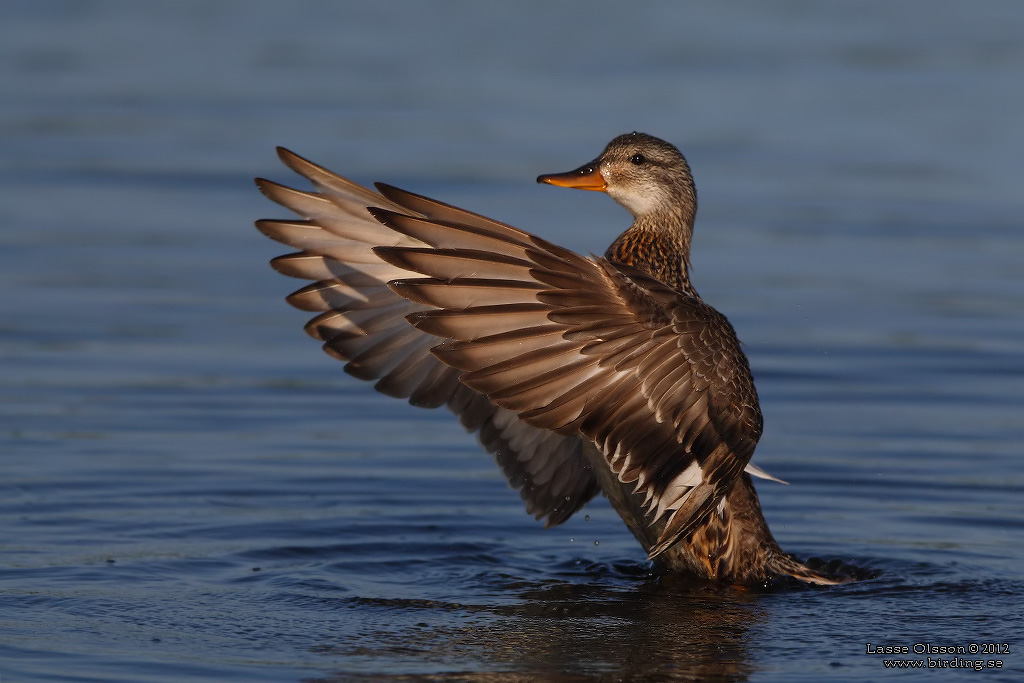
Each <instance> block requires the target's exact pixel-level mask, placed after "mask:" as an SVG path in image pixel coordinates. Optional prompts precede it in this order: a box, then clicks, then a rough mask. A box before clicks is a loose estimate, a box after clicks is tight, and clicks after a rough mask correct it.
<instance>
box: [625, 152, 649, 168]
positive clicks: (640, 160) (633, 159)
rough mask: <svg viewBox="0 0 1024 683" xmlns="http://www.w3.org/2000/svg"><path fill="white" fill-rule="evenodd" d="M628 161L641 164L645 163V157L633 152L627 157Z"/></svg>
mask: <svg viewBox="0 0 1024 683" xmlns="http://www.w3.org/2000/svg"><path fill="white" fill-rule="evenodd" d="M629 163H631V164H634V165H636V166H640V165H641V164H644V163H647V157H645V156H644V155H643V154H634V155H633V156H631V157H630V158H629Z"/></svg>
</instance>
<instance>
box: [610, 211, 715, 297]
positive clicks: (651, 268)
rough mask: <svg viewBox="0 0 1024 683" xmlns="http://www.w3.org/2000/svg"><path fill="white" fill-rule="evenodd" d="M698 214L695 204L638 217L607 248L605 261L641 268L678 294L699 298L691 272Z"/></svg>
mask: <svg viewBox="0 0 1024 683" xmlns="http://www.w3.org/2000/svg"><path fill="white" fill-rule="evenodd" d="M695 212H696V209H695V205H694V204H690V203H682V204H676V205H675V206H673V207H670V208H666V209H664V210H661V211H658V212H654V213H649V214H643V215H640V216H637V217H636V218H635V220H634V221H633V225H632V226H630V228H629V230H627V231H626V232H624V233H622V234H621V235H619V237H618V239H616V240H615V241H614V242H613V243H612V246H610V247H608V251H607V252H605V258H607V259H609V260H611V261H617V262H619V263H625V264H626V265H629V266H633V267H634V268H639V269H640V270H642V271H644V272H645V273H647V274H648V275H651V276H652V277H655V278H657V279H658V280H660V281H661V282H664V283H665V284H667V285H670V286H671V287H673V288H674V289H676V290H677V291H680V292H684V293H686V294H689V295H690V296H693V297H697V292H696V290H694V288H693V285H691V284H690V271H689V268H690V238H691V237H692V236H693V218H694V214H695ZM698 298H699V297H698Z"/></svg>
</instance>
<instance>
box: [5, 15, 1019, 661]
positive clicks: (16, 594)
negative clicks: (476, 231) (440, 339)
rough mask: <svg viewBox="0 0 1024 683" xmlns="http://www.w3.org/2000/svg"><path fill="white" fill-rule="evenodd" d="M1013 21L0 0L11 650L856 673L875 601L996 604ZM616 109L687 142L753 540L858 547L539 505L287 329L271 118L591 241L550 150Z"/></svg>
mask: <svg viewBox="0 0 1024 683" xmlns="http://www.w3.org/2000/svg"><path fill="white" fill-rule="evenodd" d="M1022 30H1024V6H1021V5H1020V4H1019V3H1017V2H1013V1H1011V0H1007V1H1005V2H999V1H995V0H993V1H985V2H982V3H980V4H977V3H958V4H954V3H942V4H941V5H939V4H935V3H930V2H925V1H924V0H920V1H911V2H902V3H890V2H882V1H871V2H861V3H856V4H852V3H842V2H809V1H797V0H792V1H786V2H770V3H766V2H753V1H751V2H735V3H728V4H726V3H675V2H645V3H630V4H627V3H610V2H576V1H571V2H559V3H544V2H520V3H502V4H489V3H469V2H431V3H421V2H408V1H407V2H401V1H394V2H379V3H373V4H369V3H356V2H311V1H299V2H289V3H280V2H267V1H264V0H247V1H246V2H241V1H238V2H234V1H229V0H222V1H219V2H212V3H211V2H190V1H177V2H173V3H172V2H146V3H137V2H119V1H116V0H68V1H66V2H59V1H51V0H35V1H29V0H5V1H4V2H3V3H2V4H0V84H2V88H0V287H2V292H3V296H2V297H0V363H2V365H0V368H2V371H0V468H2V470H0V472H2V477H0V550H2V555H0V605H2V609H0V677H2V678H4V679H5V680H6V678H7V677H8V676H9V677H10V678H11V679H12V680H47V681H55V680H76V681H81V680H154V681H155V680H181V679H182V678H183V677H186V676H187V677H188V678H189V679H191V680H203V679H209V680H231V679H237V680H297V679H299V678H303V679H317V680H362V679H365V680H387V679H388V678H389V677H390V678H393V679H395V680H454V679H457V680H503V681H519V680H541V679H543V680H558V681H563V680H565V681H570V680H571V681H576V680H604V679H609V680H618V679H621V678H623V677H625V678H630V677H642V676H653V675H660V676H664V677H667V678H668V679H670V680H671V679H675V678H678V679H681V680H689V679H692V678H694V677H702V676H717V677H718V678H719V679H721V680H748V679H749V680H801V679H800V676H811V677H812V678H814V679H815V680H818V679H819V678H820V677H821V676H824V675H829V676H835V675H836V674H841V675H845V676H847V677H850V678H852V679H865V678H872V677H874V676H877V675H880V672H881V671H883V669H882V665H881V663H880V662H879V661H877V660H875V659H872V658H870V657H868V656H865V655H864V654H863V653H864V643H865V642H868V641H872V642H874V641H879V640H880V639H881V638H882V637H883V636H890V637H891V638H892V639H893V642H894V643H895V644H913V643H914V642H917V640H920V639H929V638H931V639H937V638H939V637H941V638H944V639H945V641H944V642H948V643H951V644H960V643H961V642H963V643H966V642H968V641H969V640H970V639H971V638H975V639H978V638H981V637H982V636H984V637H985V638H986V639H991V640H998V641H1003V640H1008V639H1009V638H1010V637H1011V634H1016V633H1019V632H1020V631H1021V627H1022V626H1024V624H1022V623H1021V615H1020V612H1019V609H1016V608H1014V607H1013V605H1019V604H1020V599H1021V598H1022V597H1024V581H1022V579H1021V570H1020V567H1021V560H1022V559H1024V557H1022V555H1021V547H1022V540H1024V538H1022V535H1021V529H1022V526H1024V509H1022V506H1021V503H1020V501H1021V494H1022V492H1024V478H1022V476H1021V469H1020V466H1019V462H1020V452H1021V442H1022V438H1024V410H1022V407H1024V401H1022V391H1021V389H1022V387H1024V383H1022V379H1024V344H1022V339H1024V316H1022V312H1024V275H1022V273H1024V268H1022V267H1021V264H1022V262H1024V237H1022V234H1021V222H1022V221H1021V218H1022V216H1024V193H1022V192H1021V180H1022V178H1024V154H1022V141H1024V116H1021V112H1022V111H1024V87H1021V83H1022V81H1021V75H1022V74H1024V41H1022V40H1021V35H1022ZM632 130H639V131H644V132H647V133H650V134H653V135H656V136H658V137H661V138H664V139H666V140H668V141H670V142H672V143H674V144H676V145H677V146H678V147H679V148H680V149H681V150H682V151H683V152H684V154H686V156H687V157H688V159H689V161H690V163H691V166H692V168H693V171H694V175H695V178H696V182H697V188H698V192H699V196H700V211H699V213H698V219H697V228H696V235H695V241H694V253H693V257H692V261H693V264H694V269H693V278H694V281H695V284H696V286H697V288H698V289H699V290H700V292H701V293H702V295H703V297H704V298H705V299H706V300H707V301H708V302H709V303H711V304H712V305H714V306H716V307H717V308H718V309H719V310H721V311H723V312H724V313H725V314H726V315H727V316H728V317H729V318H730V320H731V321H732V322H733V324H734V326H735V327H736V329H737V331H738V333H739V336H740V338H741V339H742V340H743V341H744V342H745V344H746V349H747V352H748V354H749V356H750V359H751V364H752V366H753V369H754V373H755V376H756V377H757V382H758V390H759V392H760V395H761V401H762V409H763V412H764V414H765V419H766V429H765V435H764V438H763V439H762V442H761V446H760V447H759V449H758V455H757V457H756V461H757V462H758V463H759V464H760V465H761V466H762V467H764V468H766V469H768V470H769V471H771V472H772V473H773V474H776V475H778V476H780V477H782V478H784V479H787V480H788V481H790V482H791V484H792V485H791V486H789V487H781V486H777V485H772V486H768V485H763V486H761V487H760V491H761V498H762V503H763V505H764V508H765V514H766V516H767V518H768V520H769V523H770V524H771V525H772V528H773V530H774V532H775V535H776V537H777V538H778V539H779V541H780V542H781V544H782V545H783V547H785V548H786V549H787V550H790V551H792V552H795V553H797V554H800V555H801V556H805V557H806V556H807V555H812V554H814V555H820V556H822V557H824V558H826V559H832V558H838V559H843V560H845V561H851V562H855V563H858V564H861V565H866V566H870V567H873V568H875V569H877V570H879V571H881V576H880V577H879V579H876V580H875V581H873V582H866V583H864V584H859V585H857V586H851V587H846V588H841V589H838V590H837V591H833V592H827V593H819V592H814V593H809V594H808V593H798V594H792V593H783V594H769V595H765V596H745V597H743V596H736V595H734V594H731V593H726V594H723V595H713V596H708V595H705V594H704V593H700V592H698V593H694V592H693V591H691V590H690V589H689V588H686V587H680V586H676V585H674V584H672V583H671V582H665V581H664V580H661V579H658V578H657V577H652V576H650V575H649V574H648V572H647V565H646V564H645V562H644V558H643V554H642V552H641V551H640V549H639V547H638V546H637V545H636V544H635V542H634V541H633V540H632V539H631V538H630V537H629V534H628V532H626V531H625V530H624V528H623V527H622V525H621V522H620V521H619V520H618V519H617V518H616V517H615V516H614V513H613V512H611V511H610V509H609V508H608V506H607V503H606V502H605V501H601V500H598V501H595V502H594V503H592V504H591V505H590V506H589V507H588V508H587V509H586V510H585V511H584V512H583V513H581V514H580V515H578V516H577V517H576V518H574V519H573V520H570V521H569V522H568V523H567V524H566V525H564V526H563V527H559V528H556V529H554V530H548V531H544V530H542V529H541V528H540V525H538V524H537V523H535V522H534V521H533V520H531V519H530V518H529V517H527V516H526V515H525V514H523V512H522V506H521V503H520V501H519V500H518V499H517V497H516V495H515V494H514V493H513V492H511V491H509V490H508V489H507V487H506V485H505V483H504V482H503V480H502V478H501V475H500V473H499V472H498V471H497V468H495V467H494V466H493V464H492V463H491V462H490V458H489V456H486V455H484V454H482V453H480V452H479V449H478V447H477V446H476V445H475V443H474V441H473V439H472V438H470V437H467V436H466V435H465V434H463V433H462V431H461V429H460V428H459V427H458V426H457V425H456V424H455V421H454V420H453V419H451V417H450V416H449V415H447V414H443V413H441V412H428V411H420V410H415V409H412V408H410V407H408V406H404V405H402V404H400V403H398V402H395V401H393V400H391V399H387V398H385V397H382V396H378V395H376V394H374V393H373V392H372V391H371V390H370V387H368V386H366V385H363V384H362V383H360V382H358V381H356V380H354V379H352V378H350V377H348V376H346V375H345V374H344V373H343V372H342V371H341V368H340V366H339V364H338V363H337V362H335V361H333V360H331V359H330V358H328V357H327V356H326V355H324V354H322V353H321V352H320V351H319V350H318V349H317V345H316V343H315V342H312V341H311V340H309V339H307V338H305V336H304V334H303V333H302V331H301V326H302V324H303V323H304V322H305V319H306V317H307V316H306V315H305V314H303V313H300V312H298V311H294V310H292V309H290V308H289V307H288V306H287V305H286V304H285V303H284V302H283V300H282V299H283V297H284V295H286V294H287V293H288V292H290V291H292V290H293V289H296V288H298V287H299V286H300V285H301V284H302V283H300V282H298V281H288V280H286V279H284V278H282V277H281V276H279V275H277V274H275V273H273V272H272V271H271V269H270V268H269V267H268V266H267V265H266V262H267V260H268V259H270V258H272V257H274V256H277V255H279V254H281V253H283V252H284V251H285V249H283V248H282V247H280V245H275V244H273V243H271V242H269V241H268V240H266V239H265V238H264V237H263V236H262V235H260V234H259V233H257V232H256V231H255V229H253V227H252V221H253V220H255V219H257V218H264V217H285V216H286V212H285V211H284V210H283V209H281V208H279V207H276V206H274V205H272V204H270V203H269V202H267V201H266V200H265V199H264V198H262V197H261V196H260V195H259V193H258V192H257V191H256V189H255V187H254V186H253V185H252V177H253V176H266V177H270V178H272V179H275V180H278V181H282V182H297V180H296V179H295V178H294V177H292V176H291V175H290V173H289V172H288V171H287V169H284V168H283V167H282V166H281V165H280V164H279V163H278V161H277V159H276V156H275V154H274V146H275V145H284V146H287V147H289V148H291V149H293V150H294V151H296V152H298V153H299V154H302V155H304V156H307V157H309V158H311V159H313V160H315V161H317V162H318V163H321V164H323V165H326V166H328V167H330V168H332V169H334V170H336V171H338V172H339V173H342V174H343V175H347V176H349V177H351V178H353V179H355V180H357V181H360V182H367V183H368V182H371V181H375V180H382V181H386V182H389V183H392V184H395V185H399V186H401V187H405V188H407V189H410V190H412V191H415V192H419V193H423V194H427V195H431V196H435V197H437V198H439V199H442V200H445V201H448V202H450V203H454V204H457V205H461V206H464V207H466V208H469V209H472V210H474V211H477V212H480V213H484V214H486V215H489V216H492V217H494V218H497V219H499V220H503V221H505V222H508V223H511V224H513V225H517V226H519V227H522V228H524V229H527V230H530V231H532V232H535V233H537V234H540V235H543V236H545V237H547V238H549V239H552V240H554V241H556V242H559V243H561V244H564V245H565V246H568V247H571V248H574V249H577V250H579V251H582V252H583V253H591V252H593V253H602V252H603V251H604V249H605V247H606V246H607V245H608V244H609V243H610V242H611V241H612V240H613V239H614V237H615V236H616V235H617V234H618V233H619V232H620V231H621V230H622V229H624V228H625V227H626V226H627V225H628V222H629V217H628V214H626V212H625V211H624V210H622V209H621V208H619V207H617V206H616V205H615V204H614V203H613V202H612V201H611V200H610V199H608V198H607V197H602V196H599V195H595V194H592V193H578V192H568V191H561V190H556V189H554V188H551V187H545V186H538V185H536V184H535V183H534V178H535V177H536V176H537V175H538V174H540V173H547V172H555V171H565V170H569V169H571V168H575V167H576V166H578V165H579V164H582V163H584V162H586V161H589V160H590V159H592V158H594V157H595V156H596V155H597V154H598V153H599V152H600V150H601V149H602V148H603V146H604V145H605V143H606V142H607V141H608V140H610V139H611V138H612V137H614V136H615V135H618V134H620V133H624V132H629V131H632ZM298 184H299V186H301V183H298ZM588 513H589V514H588ZM954 617H955V618H954ZM837 621H841V623H842V626H838V625H836V623H837ZM968 623H969V624H970V629H969V630H968V629H967V627H966V626H964V624H968ZM668 631H670V632H672V633H673V634H675V635H674V636H673V637H671V638H668V637H666V633H667V632H668ZM552 632H557V633H559V634H561V635H560V636H559V637H558V638H551V637H549V634H550V633H552ZM637 634H640V635H637ZM904 640H905V641H906V643H904V642H903V641H904ZM399 644H400V645H399ZM1018 649H1019V648H1018ZM1022 662H1024V660H1021V658H1020V656H1019V655H1011V656H1009V657H1007V658H1006V667H1007V669H1006V670H1004V673H1005V671H1011V672H1012V671H1016V672H1018V673H1019V672H1020V667H1021V665H1022ZM1012 667H1017V668H1016V669H1013V668H1012ZM1000 675H1001V674H1000ZM1006 675H1011V673H1007V674H1006ZM460 676H461V677H462V678H459V677H460ZM517 676H519V677H521V678H517ZM403 677H405V678H403ZM409 677H413V678H409ZM616 677H618V678H616ZM993 680H995V679H994V678H993Z"/></svg>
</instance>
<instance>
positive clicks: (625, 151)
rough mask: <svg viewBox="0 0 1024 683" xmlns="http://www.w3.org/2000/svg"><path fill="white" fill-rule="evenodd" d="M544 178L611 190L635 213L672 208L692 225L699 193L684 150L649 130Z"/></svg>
mask: <svg viewBox="0 0 1024 683" xmlns="http://www.w3.org/2000/svg"><path fill="white" fill-rule="evenodd" d="M537 182H538V183H548V184H549V185H558V186H560V187H573V188H576V189H579V190H596V191H599V192H607V193H608V195H609V196H611V198H612V199H614V200H615V201H617V202H618V203H619V204H621V205H622V206H624V207H626V210H628V211H629V212H630V213H631V214H633V217H634V218H643V217H647V216H654V215H657V214H662V213H666V212H672V213H677V214H682V215H683V216H685V217H686V219H687V222H690V223H691V225H692V221H693V215H694V214H695V213H696V210H697V192H696V189H695V188H694V185H693V176H692V175H691V174H690V165H689V164H688V163H686V158H685V157H684V156H683V155H682V154H681V153H680V152H679V150H678V149H676V148H675V147H673V146H672V145H670V144H669V143H667V142H665V141H664V140H659V139H658V138H656V137H653V136H651V135H647V134H645V133H627V134H625V135H620V136H619V137H617V138H615V139H614V140H612V141H611V142H609V143H608V146H607V147H605V148H604V151H603V152H601V155H600V156H599V157H597V158H596V159H594V160H593V161H591V162H590V163H588V164H584V165H582V166H580V167H579V168H577V169H575V170H573V171H569V172H568V173H551V174H547V175H542V176H539V177H538V178H537Z"/></svg>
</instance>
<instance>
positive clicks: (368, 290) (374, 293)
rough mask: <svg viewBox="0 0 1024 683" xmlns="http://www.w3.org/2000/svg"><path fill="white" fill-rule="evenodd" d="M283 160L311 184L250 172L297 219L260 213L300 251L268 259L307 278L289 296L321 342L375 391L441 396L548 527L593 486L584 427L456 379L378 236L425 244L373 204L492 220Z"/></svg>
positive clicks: (423, 214) (433, 400) (286, 156)
mask: <svg viewBox="0 0 1024 683" xmlns="http://www.w3.org/2000/svg"><path fill="white" fill-rule="evenodd" d="M278 154H279V156H280V157H281V160H282V161H283V162H284V163H285V165H287V166H288V167H289V168H291V169H292V170H294V171H295V172H297V173H299V174H300V175H302V176H305V177H306V178H308V179H309V180H310V181H311V182H312V183H313V185H314V188H315V190H316V191H315V192H302V191H299V190H295V189H291V188H288V187H285V186H283V185H278V184H276V183H273V182H271V181H268V180H262V179H259V180H257V181H256V183H257V185H258V186H259V188H260V190H261V191H262V192H263V193H264V194H265V195H266V196H267V197H268V198H270V199H271V200H273V201H275V202H277V203H278V204H281V205H282V206H285V207H287V208H289V209H291V210H292V211H294V212H295V213H296V214H298V215H299V216H301V217H302V219H301V220H261V221H258V222H257V223H256V226H257V228H258V229H259V230H260V231H261V232H263V233H264V234H265V235H267V236H268V237H270V238H272V239H274V240H277V241H278V242H282V243H284V244H287V245H289V246H291V247H293V248H295V249H298V250H300V251H298V252H296V253H292V254H288V255H286V256H281V257H278V258H276V259H274V260H273V261H271V264H272V265H273V267H274V268H275V269H276V270H278V271H279V272H281V273H284V274H285V275H289V276H292V277H297V278H302V279H306V280H311V281H312V283H311V284H309V285H307V286H305V287H303V288H301V289H299V290H298V291H296V292H294V293H293V294H291V295H290V296H289V297H288V302H289V303H291V304H292V305H293V306H295V307H296V308H299V309H302V310H306V311H315V312H318V313H319V314H318V315H317V316H316V317H314V318H313V319H312V320H310V321H309V323H308V324H307V325H306V332H307V333H309V334H310V336H312V337H314V338H315V339H318V340H320V341H322V342H323V346H324V350H325V351H326V352H327V353H329V354H330V355H332V356H334V357H336V358H338V359H340V360H342V361H345V363H346V365H345V370H346V371H347V372H349V373H350V374H352V375H354V376H355V377H358V378H360V379H363V380H369V381H375V382H376V384H375V385H374V386H375V388H376V389H377V390H378V391H381V392H382V393H384V394H387V395H389V396H395V397H399V398H406V399H408V400H409V402H410V403H412V404H413V405H417V406H423V407H428V408H434V407H439V406H442V405H447V406H448V407H449V408H450V409H451V410H452V411H453V412H454V413H455V414H456V415H457V416H458V417H459V420H460V421H461V422H462V424H463V425H464V426H465V427H466V428H467V429H468V430H470V431H473V432H476V433H477V435H478V437H479V439H480V441H481V443H482V444H483V445H484V447H485V448H486V449H487V450H488V451H490V452H491V453H493V454H494V455H495V458H496V460H497V462H498V464H499V466H500V467H501V469H502V470H503V472H504V474H505V477H506V478H507V479H508V481H509V483H510V484H511V485H512V487H513V488H516V489H518V490H519V492H520V496H521V497H522V498H523V500H524V501H525V503H526V509H527V511H528V512H530V513H531V514H533V515H534V516H535V517H536V518H537V519H540V518H545V521H546V524H547V525H548V526H553V525H556V524H560V523H561V522H563V521H565V520H566V519H568V518H569V517H570V516H571V515H572V514H573V513H574V512H575V511H576V510H578V509H579V508H580V507H582V506H583V505H584V504H585V503H586V502H587V501H589V500H590V499H591V498H593V497H594V495H596V493H597V492H598V491H599V490H600V489H599V487H598V484H597V481H596V479H595V478H594V474H593V472H592V471H591V469H590V466H589V464H588V463H587V460H586V457H585V455H584V453H583V440H582V438H581V436H580V435H579V434H573V433H556V432H552V431H550V430H546V429H543V428H541V427H537V426H534V425H531V424H529V423H526V422H524V421H522V420H520V419H519V417H518V416H517V414H516V412H515V411H512V410H510V409H507V408H503V407H500V406H498V405H496V404H495V403H493V402H492V401H490V400H489V399H488V398H487V397H486V396H484V395H483V394H482V393H480V392H479V391H477V390H474V389H471V388H469V387H467V386H466V385H464V384H462V383H461V382H460V381H459V375H460V374H461V373H460V371H459V370H457V369H454V368H452V367H449V366H448V365H445V364H444V363H442V362H440V361H439V360H438V359H437V358H435V357H434V356H433V355H431V353H430V349H431V347H433V346H434V345H435V344H436V343H437V339H436V338H434V337H433V336H431V335H430V334H428V333H426V332H423V331H421V330H418V329H416V328H415V327H413V326H412V325H410V324H409V323H408V322H407V321H406V317H407V316H409V315H414V314H416V313H418V312H423V311H425V310H426V309H428V308H429V307H427V306H424V305H422V304H419V303H415V302H411V301H409V300H407V299H405V298H403V297H401V296H399V295H398V294H396V293H394V292H393V291H391V290H390V289H389V288H388V286H387V283H388V282H390V281H392V280H396V279H402V278H409V277H415V276H416V275H417V273H415V272H412V271H409V270H407V269H405V268H403V267H401V266H397V265H395V264H393V263H388V262H386V261H384V260H382V259H381V258H380V257H379V256H378V255H377V254H376V253H375V252H374V248H375V247H381V246H386V247H407V248H423V247H425V246H427V245H426V244H425V243H423V242H421V241H420V240H418V239H417V238H415V237H411V236H408V235H403V234H401V233H398V232H395V231H393V230H390V229H389V228H387V227H385V226H384V225H382V224H381V223H379V222H378V221H376V220H374V219H373V217H371V215H370V214H369V213H368V211H367V207H381V208H382V209H386V210H389V211H397V212H401V213H402V214H403V215H408V216H411V217H417V218H419V219H421V220H440V221H452V220H459V221H463V222H464V224H465V225H466V226H467V227H474V228H476V229H485V228H491V229H494V230H498V231H499V232H500V231H501V226H500V225H499V224H497V223H494V222H493V221H490V220H488V219H485V218H483V217H480V216H476V215H474V214H470V213H468V212H464V211H460V210H457V209H452V208H451V207H447V206H446V205H444V204H440V203H436V202H422V201H420V199H419V198H417V197H416V196H414V195H404V194H403V195H396V196H394V197H393V198H390V199H389V198H388V197H385V196H384V195H382V194H378V193H377V192H374V191H372V190H369V189H367V188H364V187H362V186H360V185H357V184H355V183H353V182H351V181H349V180H346V179H345V178H342V177H340V176H337V175H335V174H334V173H331V172H330V171H328V170H326V169H324V168H321V167H320V166H317V165H316V164H313V163H312V162H310V161H307V160H306V159H303V158H302V157H299V156H298V155H296V154H293V153H292V152H289V151H288V150H285V149H281V148H279V149H278Z"/></svg>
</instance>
